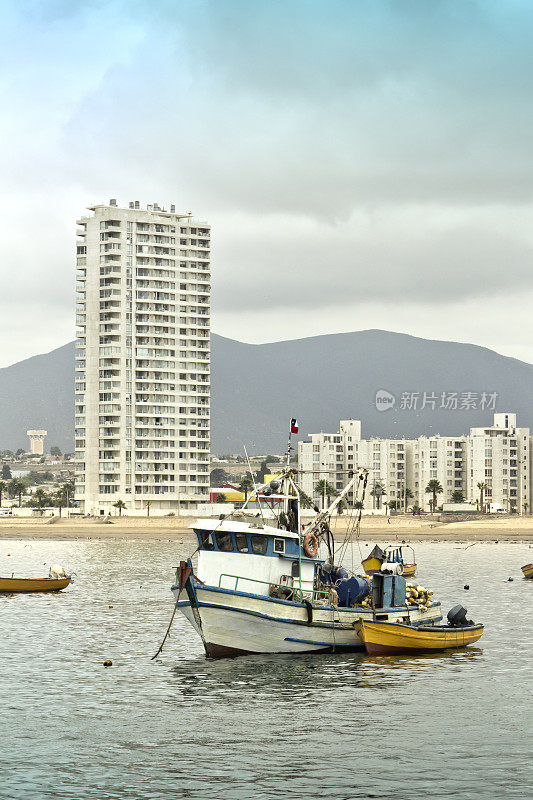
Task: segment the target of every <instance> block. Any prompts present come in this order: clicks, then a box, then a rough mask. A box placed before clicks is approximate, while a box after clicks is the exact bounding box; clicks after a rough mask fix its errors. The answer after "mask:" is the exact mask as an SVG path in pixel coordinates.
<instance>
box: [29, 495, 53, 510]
mask: <svg viewBox="0 0 533 800" xmlns="http://www.w3.org/2000/svg"><path fill="white" fill-rule="evenodd" d="M33 499H34V500H35V501H36V502H37V508H38V509H39V510H40V511H41V512H42V510H43V506H45V505H46V504H47V503H48V501H49V500H50V498H49V497H48V495H47V494H46V492H45V491H44V489H36V490H35V492H34V494H33Z"/></svg>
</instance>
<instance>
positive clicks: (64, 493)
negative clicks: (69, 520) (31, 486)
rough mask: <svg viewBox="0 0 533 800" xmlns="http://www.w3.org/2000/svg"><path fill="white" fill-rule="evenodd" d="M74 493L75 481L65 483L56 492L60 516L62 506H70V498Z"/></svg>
mask: <svg viewBox="0 0 533 800" xmlns="http://www.w3.org/2000/svg"><path fill="white" fill-rule="evenodd" d="M73 494H74V484H73V483H64V484H63V486H61V488H60V489H58V490H57V492H56V503H57V507H58V508H59V516H61V509H62V508H67V509H68V508H69V507H70V500H71V497H72V495H73Z"/></svg>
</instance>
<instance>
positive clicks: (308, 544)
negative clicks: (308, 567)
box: [304, 533, 318, 558]
mask: <svg viewBox="0 0 533 800" xmlns="http://www.w3.org/2000/svg"><path fill="white" fill-rule="evenodd" d="M304 553H305V555H306V556H309V558H314V557H315V556H316V554H317V553H318V539H317V538H316V536H315V534H314V533H306V534H305V536H304Z"/></svg>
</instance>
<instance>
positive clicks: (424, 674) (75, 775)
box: [0, 540, 533, 800]
mask: <svg viewBox="0 0 533 800" xmlns="http://www.w3.org/2000/svg"><path fill="white" fill-rule="evenodd" d="M184 548H185V546H184V545H179V544H177V543H175V542H168V541H145V542H143V541H135V542H128V541H120V540H117V541H113V540H111V541H100V540H90V541H31V540H30V541H28V540H26V541H22V540H21V541H16V542H14V541H6V540H3V541H0V574H3V575H10V574H11V572H13V571H15V573H16V574H18V575H35V576H37V575H42V574H46V573H47V572H48V567H49V565H50V564H51V563H57V562H59V563H62V564H63V565H65V566H66V567H68V568H69V569H70V570H72V571H73V572H75V573H76V574H75V577H74V581H73V583H72V584H71V586H70V587H69V588H68V589H67V590H66V591H64V592H61V593H58V594H49V595H46V594H40V595H13V596H0V632H1V634H0V635H1V646H0V731H1V735H0V798H2V800H4V799H5V800H7V799H8V798H9V800H13V799H14V798H17V800H30V799H31V800H34V799H35V800H48V798H68V800H85V798H94V799H95V800H108V799H109V800H111V798H113V800H114V799H115V798H117V800H118V799H119V798H120V800H130V798H131V800H141V799H142V800H144V799H145V798H150V799H151V800H155V799H156V798H194V799H195V798H198V799H201V800H209V799H210V798H224V800H237V798H239V799H240V798H243V799H244V798H254V800H263V799H264V800H286V799H287V798H295V799H296V798H298V800H300V799H302V800H303V799H306V798H335V800H337V799H339V800H340V798H393V797H394V798H397V799H398V800H403V798H406V800H407V798H409V800H412V798H417V799H418V798H424V799H425V798H428V797H431V798H437V799H439V800H440V798H442V800H444V799H445V798H446V799H448V798H461V800H467V799H468V798H487V799H488V798H491V800H492V798H530V797H533V767H532V763H533V760H532V753H533V730H532V728H533V724H532V720H533V713H532V712H533V669H532V654H533V624H532V611H533V581H525V580H523V579H522V577H521V571H520V566H521V565H522V564H524V563H527V562H529V561H533V550H532V549H530V547H529V545H528V544H501V543H487V544H476V545H474V546H472V547H468V545H467V543H462V544H460V543H424V544H418V545H416V557H417V562H418V564H419V569H418V576H417V578H416V579H415V580H416V582H419V583H421V584H423V585H424V586H426V587H427V588H431V589H433V590H434V592H435V598H436V599H440V600H441V601H442V605H443V610H444V614H446V612H447V610H448V609H449V608H450V607H451V606H452V605H454V604H456V603H462V604H463V605H465V606H466V607H467V608H468V616H469V618H471V619H473V620H474V621H476V622H483V623H484V624H485V625H486V631H485V635H484V636H483V638H482V639H481V640H480V642H479V643H478V644H476V645H474V646H471V647H468V648H466V649H464V650H456V651H451V652H447V653H443V654H437V655H425V656H415V657H413V656H395V657H369V656H366V655H363V654H359V653H352V654H341V655H336V654H327V655H303V656H267V655H264V656H263V655H257V656H247V657H243V658H237V659H231V660H223V661H208V660H206V659H205V657H204V652H203V647H202V644H201V642H200V640H199V639H198V637H197V636H196V634H195V633H194V631H193V630H192V628H191V627H190V626H189V625H188V623H187V622H186V621H185V620H184V619H183V618H182V617H181V615H179V614H177V615H176V619H175V622H174V626H173V628H172V634H171V637H170V638H169V639H168V641H167V643H166V646H165V648H164V650H163V653H162V655H161V657H160V658H159V659H158V660H156V661H152V660H151V656H152V655H153V654H154V653H155V651H156V650H157V647H158V645H159V643H160V641H161V639H162V637H163V635H164V632H165V629H166V626H167V624H168V621H169V619H170V615H171V612H172V608H173V599H172V595H171V593H170V591H169V589H170V585H171V583H172V580H173V567H174V566H175V565H176V564H177V563H178V562H179V560H180V559H181V558H184V557H186V556H187V555H188V553H187V552H186V550H185V549H184ZM362 552H363V554H366V553H367V552H368V546H362ZM8 554H9V555H8ZM352 559H353V560H354V561H355V562H356V564H358V562H359V561H360V555H359V548H358V546H357V545H356V546H355V547H354V552H353V553H352V552H351V551H350V550H349V551H348V553H347V554H346V556H345V563H346V564H347V566H351V561H352ZM509 576H512V577H514V581H513V582H504V580H505V579H507V578H508V577H509ZM465 584H468V585H469V586H470V589H469V591H466V590H465V589H464V588H463V587H464V585H465ZM106 659H110V660H111V661H112V662H113V666H112V667H109V668H105V667H104V666H103V662H104V661H105V660H106Z"/></svg>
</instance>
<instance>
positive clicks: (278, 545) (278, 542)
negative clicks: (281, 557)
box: [274, 539, 285, 553]
mask: <svg viewBox="0 0 533 800" xmlns="http://www.w3.org/2000/svg"><path fill="white" fill-rule="evenodd" d="M274 552H275V553H284V552H285V539H274Z"/></svg>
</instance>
